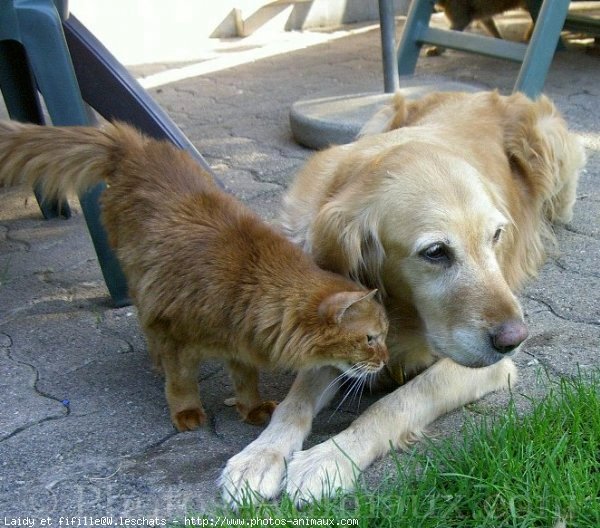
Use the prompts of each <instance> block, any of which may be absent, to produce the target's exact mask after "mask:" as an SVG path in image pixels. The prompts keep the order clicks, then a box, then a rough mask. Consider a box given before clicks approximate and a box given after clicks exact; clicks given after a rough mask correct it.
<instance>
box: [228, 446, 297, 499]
mask: <svg viewBox="0 0 600 528" xmlns="http://www.w3.org/2000/svg"><path fill="white" fill-rule="evenodd" d="M284 474H285V456H284V454H283V453H282V452H281V451H279V450H278V449H277V448H274V447H267V446H264V445H257V446H253V445H252V444H250V445H249V446H248V447H246V449H244V450H243V451H241V452H240V453H238V454H237V455H235V456H234V457H232V458H230V459H229V461H228V462H227V465H226V466H225V469H224V470H223V472H222V473H221V477H220V478H219V485H220V486H221V489H222V494H223V500H224V501H225V502H226V503H227V504H229V506H231V507H232V508H233V509H236V508H237V507H239V506H241V505H242V504H243V503H244V502H246V501H251V500H252V499H254V498H255V497H257V496H258V497H262V498H263V499H271V498H273V497H277V496H278V495H279V493H280V492H281V486H282V483H283V476H284Z"/></svg>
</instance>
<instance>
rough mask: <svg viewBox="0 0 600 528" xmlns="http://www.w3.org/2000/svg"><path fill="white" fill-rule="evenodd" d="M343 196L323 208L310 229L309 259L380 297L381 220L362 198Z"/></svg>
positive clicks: (381, 259)
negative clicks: (311, 258)
mask: <svg viewBox="0 0 600 528" xmlns="http://www.w3.org/2000/svg"><path fill="white" fill-rule="evenodd" d="M356 199H357V197H356V196H354V197H352V196H350V197H349V196H348V195H347V193H344V196H343V199H340V198H333V199H332V200H331V201H329V202H328V203H326V204H325V205H323V207H322V208H321V210H320V211H319V212H318V214H317V216H316V217H315V219H314V223H313V226H312V236H311V240H312V244H311V250H312V255H313V257H314V259H315V261H316V262H317V264H318V265H319V266H321V267H323V268H325V269H329V270H331V271H335V272H337V273H341V274H343V275H346V276H348V277H350V278H352V279H353V280H355V281H357V282H359V283H361V284H362V285H364V286H365V287H367V288H377V289H378V290H379V291H380V292H381V294H382V295H383V296H385V289H384V286H383V284H382V281H381V266H382V264H383V259H384V257H385V252H384V249H383V245H382V244H381V240H380V238H379V232H378V225H379V222H380V219H379V218H378V216H377V213H376V212H375V210H376V208H372V207H369V204H368V198H366V197H365V196H364V195H363V197H362V198H361V199H360V204H359V203H355V202H356Z"/></svg>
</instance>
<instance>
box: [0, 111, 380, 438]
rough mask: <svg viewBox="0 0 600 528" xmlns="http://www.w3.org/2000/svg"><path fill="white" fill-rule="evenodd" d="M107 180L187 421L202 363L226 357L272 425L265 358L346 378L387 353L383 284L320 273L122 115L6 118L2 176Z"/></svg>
mask: <svg viewBox="0 0 600 528" xmlns="http://www.w3.org/2000/svg"><path fill="white" fill-rule="evenodd" d="M100 181H106V182H107V184H108V187H107V189H106V190H105V192H104V193H103V196H102V220H103V223H104V225H105V227H106V230H107V233H108V236H109V240H110V243H111V245H112V246H113V248H114V249H115V251H116V253H117V256H118V258H119V261H120V262H121V264H122V266H123V270H124V272H125V275H126V276H127V279H128V285H129V290H130V295H131V297H132V299H133V301H134V303H135V304H136V305H137V308H138V311H139V317H140V321H141V324H142V327H143V329H144V331H145V334H146V338H147V341H148V346H149V349H150V354H151V356H152V357H153V359H154V361H155V362H156V364H157V365H159V366H161V367H162V369H163V370H164V373H165V378H166V379H165V385H166V388H165V392H166V397H167V401H168V404H169V409H170V413H171V419H172V420H173V423H174V424H175V426H176V427H177V429H179V430H181V431H184V430H190V429H194V428H196V427H198V426H199V425H201V424H202V423H203V422H204V421H205V419H206V415H205V413H204V410H203V408H202V404H201V402H200V396H199V393H198V381H197V370H198V365H199V362H200V361H201V360H202V359H205V358H223V359H224V360H225V361H226V363H227V367H228V369H229V371H230V373H231V376H232V379H233V383H234V386H235V392H236V405H237V409H238V411H239V413H240V414H241V416H242V417H243V418H244V419H245V420H246V421H248V422H251V423H262V422H263V421H265V420H266V419H268V417H269V416H270V414H271V413H272V412H273V409H274V407H275V403H273V402H269V401H267V402H263V401H262V399H261V398H260V395H259V391H258V371H257V367H272V366H277V367H281V368H284V369H291V370H298V369H305V368H311V367H319V366H322V365H333V366H336V367H339V368H340V369H343V370H347V371H348V373H349V375H352V376H355V377H356V376H363V375H365V374H366V373H371V372H376V371H378V370H379V369H380V368H381V367H382V366H383V364H384V362H385V361H386V360H387V358H388V352H387V349H386V346H385V337H386V333H387V326H388V323H387V318H386V315H385V313H384V310H383V308H382V307H381V305H380V304H379V303H377V302H376V301H375V299H374V294H375V291H368V290H365V289H364V288H362V287H361V286H359V285H357V284H355V283H353V282H351V281H349V280H347V279H345V278H342V277H341V276H339V275H335V274H332V273H329V272H326V271H323V270H321V269H320V268H318V267H317V266H316V265H315V264H314V263H313V262H312V260H311V259H310V258H309V257H308V256H306V255H305V254H304V253H303V252H302V251H301V250H300V249H299V248H298V247H296V246H295V245H293V244H292V243H291V242H289V241H288V240H287V239H286V238H285V237H284V236H283V235H281V234H279V232H277V231H276V230H275V229H274V228H272V227H270V226H269V225H267V224H266V223H264V222H263V221H262V220H261V219H259V218H258V217H257V216H256V215H255V214H253V213H252V212H251V211H250V210H248V209H247V208H246V207H244V206H243V205H242V204H240V203H239V202H238V201H236V200H235V199H234V198H233V197H231V196H229V195H227V194H225V193H224V192H223V191H221V190H220V189H219V188H218V186H217V185H216V184H215V183H214V181H213V180H212V178H211V177H210V175H209V174H207V173H206V172H204V171H203V170H202V169H201V168H200V167H199V166H198V165H197V164H196V162H195V161H193V160H192V159H191V157H190V156H189V155H188V154H187V153H185V152H183V151H181V150H178V149H176V148H175V147H173V146H172V145H171V144H169V143H167V142H163V141H156V140H153V139H150V138H147V137H145V136H143V135H141V134H140V133H138V132H137V131H135V130H134V129H132V128H130V127H128V126H126V125H124V124H114V125H108V126H106V128H104V129H103V130H100V129H96V128H92V127H68V128H67V127H65V128H62V127H42V126H37V125H23V124H19V123H15V122H0V182H1V183H4V184H12V183H17V182H28V183H29V184H30V185H37V184H40V185H41V186H42V189H43V192H44V194H45V195H46V196H60V195H64V192H65V191H66V190H75V191H78V192H81V191H84V190H86V189H87V188H89V187H91V186H93V185H95V184H97V183H98V182H100Z"/></svg>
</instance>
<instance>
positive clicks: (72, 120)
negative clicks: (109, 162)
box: [17, 0, 130, 306]
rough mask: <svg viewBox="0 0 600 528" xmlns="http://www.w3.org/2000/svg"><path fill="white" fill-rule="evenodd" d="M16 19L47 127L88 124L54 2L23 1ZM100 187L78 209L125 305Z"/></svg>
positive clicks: (109, 284)
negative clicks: (102, 215) (104, 221)
mask: <svg viewBox="0 0 600 528" xmlns="http://www.w3.org/2000/svg"><path fill="white" fill-rule="evenodd" d="M17 16H18V20H19V28H20V30H21V38H22V41H23V45H24V47H25V49H26V50H27V56H28V58H29V62H30V64H31V69H32V71H33V74H34V76H35V79H36V81H37V85H38V88H39V90H40V92H41V93H42V95H43V96H44V100H45V102H46V107H47V108H48V112H49V114H50V117H51V119H52V124H54V125H88V124H89V116H88V114H87V112H86V108H85V105H84V103H83V100H82V98H81V92H80V90H79V86H78V85H77V80H76V77H75V72H74V70H73V64H72V62H71V59H70V56H69V50H68V48H67V44H66V42H65V38H64V34H63V31H62V22H61V19H60V17H59V15H58V13H57V11H56V8H55V7H54V3H53V2H52V1H48V2H42V1H41V0H38V1H37V2H25V3H23V4H21V5H20V7H19V9H17ZM104 187H105V186H104V185H98V186H96V187H95V188H93V189H91V190H90V191H88V192H86V193H84V194H83V195H82V196H81V197H80V202H81V208H82V210H83V213H84V216H85V219H86V222H87V226H88V229H89V232H90V235H91V237H92V242H93V244H94V248H95V250H96V254H97V255H98V261H99V263H100V267H101V269H102V273H103V275H104V279H105V282H106V285H107V287H108V290H109V292H110V295H111V297H112V299H113V302H114V304H115V305H117V306H125V305H127V304H129V303H130V300H129V297H128V294H127V282H126V279H125V276H124V275H123V272H122V270H121V267H120V265H119V263H118V261H117V259H116V256H115V255H114V253H113V252H112V251H111V249H110V247H109V245H108V239H107V237H106V233H105V231H104V228H103V227H102V225H101V223H100V206H99V204H98V199H99V196H100V194H101V192H102V190H103V189H104Z"/></svg>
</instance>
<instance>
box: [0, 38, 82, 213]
mask: <svg viewBox="0 0 600 528" xmlns="http://www.w3.org/2000/svg"><path fill="white" fill-rule="evenodd" d="M0 85H1V86H2V94H3V96H4V102H5V104H6V109H7V110H8V114H9V115H10V117H11V119H15V120H17V121H21V122H24V123H36V124H39V125H43V124H44V115H43V112H42V108H41V105H40V100H39V97H38V95H37V88H36V86H35V80H34V79H33V76H32V74H31V69H30V67H29V63H28V61H27V56H26V54H25V50H24V49H23V46H22V45H21V44H20V43H19V42H17V41H15V40H4V41H2V42H0ZM34 194H35V197H36V199H37V201H38V204H39V206H40V210H41V212H42V215H43V216H44V218H46V219H50V218H57V217H59V216H64V217H65V218H70V217H71V208H70V207H69V204H68V202H67V201H66V200H62V201H60V203H59V201H57V200H44V199H43V197H42V194H41V192H40V190H39V189H38V188H36V189H34Z"/></svg>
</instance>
